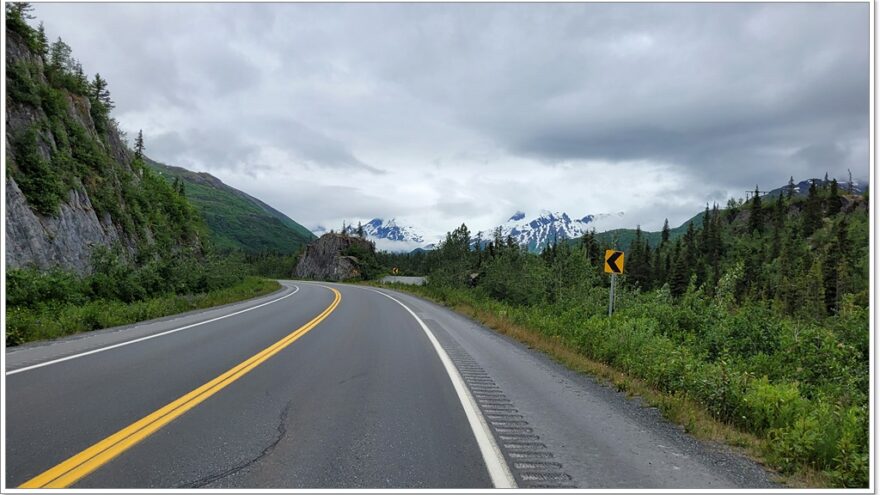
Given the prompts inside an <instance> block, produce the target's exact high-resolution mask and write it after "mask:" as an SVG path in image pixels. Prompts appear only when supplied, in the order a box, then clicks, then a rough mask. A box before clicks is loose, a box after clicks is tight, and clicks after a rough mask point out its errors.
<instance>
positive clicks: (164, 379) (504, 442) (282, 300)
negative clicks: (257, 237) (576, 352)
mask: <svg viewBox="0 0 880 495" xmlns="http://www.w3.org/2000/svg"><path fill="white" fill-rule="evenodd" d="M283 285H284V289H283V290H281V291H279V292H277V293H275V294H272V295H269V296H265V297H262V298H258V299H254V300H251V301H246V302H244V303H239V304H234V305H228V306H224V307H220V308H214V309H210V310H206V311H198V312H193V313H189V314H186V315H183V316H179V317H172V318H165V319H160V320H154V321H150V322H145V323H142V324H139V325H134V326H129V327H122V328H118V329H111V330H107V331H99V332H93V333H90V334H85V335H81V336H76V337H72V338H68V339H63V340H59V341H55V342H50V343H37V344H32V345H26V346H22V347H18V348H12V349H10V350H8V351H7V353H6V377H5V379H6V424H5V428H6V452H5V454H6V455H5V456H4V458H5V462H6V479H5V484H6V486H7V487H17V486H22V485H24V486H29V487H31V486H33V487H36V486H45V487H64V486H69V487H73V488H99V487H100V488H167V487H212V488H245V487H249V488H299V487H308V488H328V487H331V488H332V487H335V488H361V487H363V488H385V487H398V488H454V487H470V488H491V487H493V486H495V487H500V488H504V487H513V486H519V487H560V488H571V487H584V488H594V487H602V488H622V487H625V488H639V487H652V488H748V487H769V486H773V485H772V483H771V482H770V480H769V478H768V475H767V473H765V472H764V471H763V470H762V469H761V468H760V467H759V466H757V465H755V464H754V463H752V462H750V461H748V460H746V459H744V458H742V457H739V456H737V455H735V454H732V453H730V452H728V451H727V450H726V449H723V448H720V447H717V446H711V445H707V444H704V443H701V442H697V441H695V440H693V439H692V438H691V437H689V436H687V435H685V434H684V433H682V432H681V431H680V430H679V429H677V428H675V427H673V426H671V425H670V424H668V423H667V422H665V421H663V420H662V419H660V418H659V415H658V414H657V412H656V411H654V410H652V409H649V408H643V407H640V406H639V405H638V404H637V403H636V402H635V401H632V400H629V399H626V398H624V397H622V396H621V395H620V394H617V393H615V392H613V391H611V390H609V389H607V388H605V387H603V386H600V385H597V384H596V383H594V382H593V381H592V380H590V379H589V378H587V377H585V376H583V375H579V374H577V373H573V372H570V371H568V370H566V369H564V368H562V367H561V366H559V365H557V364H556V363H554V362H552V361H550V360H548V359H547V358H546V357H544V356H543V355H540V354H538V353H535V352H533V351H531V350H529V349H526V348H524V347H523V346H522V345H520V344H518V343H516V342H513V341H511V340H509V339H507V338H505V337H502V336H499V335H498V334H496V333H494V332H492V331H490V330H487V329H485V328H483V327H481V326H479V325H477V324H475V323H474V322H472V321H470V320H468V319H466V318H463V317H461V316H459V315H457V314H454V313H452V312H450V311H448V310H446V309H444V308H441V307H439V306H437V305H434V304H432V303H429V302H426V301H423V300H421V299H418V298H415V297H412V296H408V295H404V294H400V293H396V292H393V291H387V290H377V289H373V288H368V287H361V286H346V285H339V284H320V283H311V282H283Z"/></svg>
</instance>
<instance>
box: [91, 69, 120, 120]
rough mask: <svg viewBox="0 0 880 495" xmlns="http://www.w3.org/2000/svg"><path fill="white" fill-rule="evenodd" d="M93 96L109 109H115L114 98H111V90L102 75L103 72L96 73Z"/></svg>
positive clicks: (92, 86)
mask: <svg viewBox="0 0 880 495" xmlns="http://www.w3.org/2000/svg"><path fill="white" fill-rule="evenodd" d="M91 97H92V99H93V100H94V101H97V102H100V103H101V104H102V105H104V107H105V108H106V109H107V111H110V110H113V108H114V106H115V105H114V104H113V100H112V99H110V90H108V89H107V80H106V79H103V78H102V77H101V74H95V79H94V80H93V81H92V83H91Z"/></svg>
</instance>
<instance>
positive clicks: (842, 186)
mask: <svg viewBox="0 0 880 495" xmlns="http://www.w3.org/2000/svg"><path fill="white" fill-rule="evenodd" d="M813 181H816V186H817V187H822V186H824V185H826V184H830V183H831V179H829V180H828V181H826V180H825V179H807V180H802V181H800V182H798V183H797V184H795V185H794V195H795V196H806V195H807V193H808V192H809V190H810V183H811V182H813ZM849 187H850V184H849V179H843V180H841V179H837V188H838V190H839V191H840V192H841V194H843V193H847V192H848V190H849ZM867 188H868V184H867V183H864V182H862V181H859V180H857V179H853V181H852V192H853V194H863V193H864V192H865V189H867ZM787 193H788V185H784V186H782V187H777V188H776V189H774V190H772V191H770V192H768V193H767V195H768V196H774V197H775V196H777V195H779V194H787Z"/></svg>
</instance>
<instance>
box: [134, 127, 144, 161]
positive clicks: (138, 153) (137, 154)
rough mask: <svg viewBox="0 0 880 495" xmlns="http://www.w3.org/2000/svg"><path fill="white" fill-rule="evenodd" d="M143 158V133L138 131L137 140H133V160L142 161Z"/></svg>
mask: <svg viewBox="0 0 880 495" xmlns="http://www.w3.org/2000/svg"><path fill="white" fill-rule="evenodd" d="M143 158H144V131H143V129H141V130H139V131H138V135H137V138H135V140H134V159H135V160H143Z"/></svg>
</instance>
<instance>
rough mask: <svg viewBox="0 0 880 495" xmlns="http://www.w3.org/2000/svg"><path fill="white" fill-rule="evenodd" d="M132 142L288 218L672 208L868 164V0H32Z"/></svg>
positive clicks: (427, 218) (454, 218)
mask: <svg viewBox="0 0 880 495" xmlns="http://www.w3.org/2000/svg"><path fill="white" fill-rule="evenodd" d="M35 12H36V15H37V17H38V20H42V21H44V22H45V25H46V30H47V32H48V34H49V35H50V36H51V37H52V38H53V39H54V38H55V37H57V36H61V37H62V38H64V39H65V41H67V42H68V44H70V45H71V46H72V47H73V52H74V56H75V57H76V58H78V59H79V60H80V61H81V62H82V64H83V66H84V68H85V70H86V71H87V72H88V73H89V74H94V73H95V72H100V73H101V75H102V76H104V78H105V79H107V80H108V81H109V82H110V91H111V93H112V96H113V98H114V100H115V102H116V110H115V117H116V118H117V119H118V120H119V122H120V123H121V127H122V128H123V129H124V130H125V131H127V132H128V133H129V135H130V136H131V135H134V134H135V133H136V132H137V129H143V131H144V136H145V141H146V147H147V154H148V155H149V156H150V157H152V158H154V159H156V160H159V161H162V162H165V163H168V164H172V165H178V166H182V167H186V168H189V169H192V170H196V171H207V172H209V173H211V174H213V175H216V176H217V177H219V178H221V179H222V180H223V181H224V182H226V183H228V184H230V185H232V186H234V187H237V188H239V189H242V190H244V191H246V192H248V193H250V194H252V195H254V196H257V197H259V198H260V199H262V200H264V201H266V202H267V203H269V204H271V205H272V206H275V207H276V208H278V209H279V210H281V211H283V212H284V213H286V214H287V215H289V216H290V217H291V218H293V219H294V220H296V221H298V222H300V223H302V224H304V225H305V226H306V227H309V228H314V227H315V226H317V225H323V226H326V227H327V228H328V229H329V228H337V229H338V227H339V225H341V223H342V221H343V220H344V219H347V220H352V219H354V220H357V219H369V218H372V217H382V218H390V217H397V218H398V219H399V220H402V221H404V223H409V224H411V225H414V226H417V227H418V228H419V229H420V230H422V231H423V233H424V234H426V235H428V236H430V235H433V234H442V233H443V232H446V231H447V230H450V229H451V228H453V227H455V226H457V225H459V224H460V223H461V222H467V224H468V226H470V227H471V229H472V230H474V229H485V228H490V227H492V226H494V225H497V224H499V223H501V222H503V221H504V220H506V219H507V218H508V217H509V216H510V215H512V214H513V213H514V212H515V211H517V210H523V211H525V212H526V213H527V214H528V215H529V216H535V215H537V214H538V213H539V211H540V210H541V209H548V210H555V211H564V212H567V213H569V214H570V215H571V216H573V217H581V216H583V215H586V214H596V213H606V212H617V211H624V212H625V213H626V214H625V216H624V218H625V223H626V224H627V225H625V226H635V225H636V224H641V225H642V227H643V228H647V229H649V230H656V229H659V228H660V226H661V225H662V223H663V219H664V218H665V217H668V218H669V220H670V223H671V224H673V225H677V224H679V223H681V222H682V221H684V220H686V219H687V218H689V217H690V216H692V215H693V214H694V213H696V212H697V211H700V210H701V209H702V208H703V207H704V205H705V204H706V203H707V202H713V201H717V202H719V203H724V202H726V200H727V199H728V198H729V197H730V196H731V195H736V196H742V195H743V194H744V192H745V190H746V189H750V188H754V186H755V184H759V185H760V186H761V188H762V189H770V188H772V187H777V186H780V185H783V184H785V183H786V182H787V181H788V178H789V176H794V177H795V179H798V180H800V179H806V178H810V177H821V176H823V175H824V174H825V172H826V171H827V172H828V173H829V174H830V175H831V176H832V177H833V176H837V177H840V178H845V177H846V175H847V169H851V170H852V173H853V175H854V176H855V177H857V178H862V179H867V177H868V172H869V160H868V144H869V138H868V132H869V127H868V97H869V60H868V57H869V51H868V48H869V46H868V45H869V13H868V12H869V11H868V4H866V3H863V4H854V3H850V4H790V3H789V4H785V3H781V4H616V5H613V4H547V5H541V4H445V5H444V4H431V5H428V4H369V5H358V4H298V5H291V4H136V3H132V4H106V3H102V4H76V3H68V4H36V5H35Z"/></svg>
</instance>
